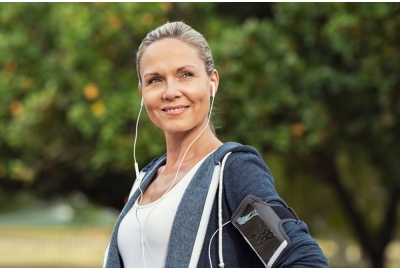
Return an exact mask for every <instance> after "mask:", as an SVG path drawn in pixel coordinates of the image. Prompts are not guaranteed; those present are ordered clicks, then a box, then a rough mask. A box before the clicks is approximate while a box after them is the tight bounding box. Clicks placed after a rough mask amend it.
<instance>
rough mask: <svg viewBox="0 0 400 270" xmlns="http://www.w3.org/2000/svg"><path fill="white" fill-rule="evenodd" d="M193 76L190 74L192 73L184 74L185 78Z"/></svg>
mask: <svg viewBox="0 0 400 270" xmlns="http://www.w3.org/2000/svg"><path fill="white" fill-rule="evenodd" d="M191 76H193V74H192V73H190V72H185V73H183V74H182V77H183V78H187V77H191Z"/></svg>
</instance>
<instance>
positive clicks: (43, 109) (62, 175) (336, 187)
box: [0, 2, 400, 267]
mask: <svg viewBox="0 0 400 270" xmlns="http://www.w3.org/2000/svg"><path fill="white" fill-rule="evenodd" d="M399 13H400V5H399V4H398V3H168V2H163V3H104V2H102V3H0V52H1V53H0V134H1V136H0V226H3V227H0V228H2V230H1V231H2V232H3V234H1V233H0V236H2V237H3V238H1V237H0V242H1V239H3V240H4V239H6V238H7V237H8V238H9V239H16V238H12V237H11V235H12V233H13V232H12V231H10V227H7V226H13V224H14V223H15V222H17V221H16V220H18V218H16V216H15V213H17V212H18V211H20V212H19V213H21V211H22V213H23V214H22V215H23V216H25V217H26V216H27V213H28V212H29V211H30V210H26V209H31V208H29V207H32V205H35V207H36V208H35V209H50V208H49V207H53V208H51V209H53V210H51V211H53V212H54V213H56V215H58V216H59V217H60V218H61V219H60V220H61V221H59V222H58V223H57V222H55V223H57V224H58V225H59V224H64V225H63V226H64V227H63V228H65V226H67V225H68V224H75V225H68V226H77V225H76V224H80V226H83V225H85V224H86V225H87V226H88V224H97V225H99V224H103V225H104V224H107V225H104V226H106V227H107V226H108V227H107V228H111V227H110V226H111V225H110V224H112V223H113V222H114V218H115V214H116V213H118V211H119V209H121V208H122V206H123V205H124V202H125V199H126V196H127V194H128V193H129V191H130V187H131V186H132V182H133V180H134V175H135V174H134V167H133V155H132V147H133V139H134V128H135V122H136V117H137V113H138V110H139V104H140V97H139V93H138V91H137V84H138V80H137V75H136V71H135V65H134V59H135V52H136V50H137V48H138V46H139V44H140V41H141V40H142V39H143V38H144V36H145V35H146V34H147V33H148V32H149V31H151V30H152V29H154V28H156V27H158V26H159V25H161V24H163V23H165V22H166V21H175V20H183V21H185V22H186V23H188V24H189V25H191V26H192V27H194V28H195V29H196V30H198V31H199V32H201V33H203V34H204V36H205V37H206V39H207V40H208V41H209V44H210V46H211V49H212V51H213V55H214V60H215V63H216V66H217V69H218V71H219V74H220V78H221V83H220V86H219V92H218V95H217V96H216V107H217V113H216V114H215V115H214V124H215V126H216V127H217V134H218V137H219V138H220V139H221V140H222V141H238V142H240V143H243V144H249V145H251V146H253V147H255V148H257V150H258V151H259V152H260V153H261V155H262V156H263V157H264V159H265V161H266V163H267V164H268V166H269V167H270V168H271V170H272V173H273V175H274V178H275V185H276V188H277V190H278V192H279V194H280V195H281V196H282V197H283V198H284V199H285V200H286V201H287V203H288V204H289V205H290V206H292V207H293V208H294V209H295V211H296V213H297V214H298V216H299V217H300V218H301V219H302V220H304V221H306V222H307V224H308V226H309V229H310V232H311V234H312V235H313V236H314V237H316V238H317V239H318V240H319V242H320V244H321V246H322V247H323V249H324V252H325V253H326V255H327V256H328V258H329V261H330V266H332V267H349V266H350V267H353V266H355V267H360V266H361V267H365V266H374V267H383V266H394V267H398V266H399V265H400V262H399V261H398V254H400V241H399V226H398V222H399V217H398V216H399V211H400V210H399V207H398V205H399V199H400V166H399V164H400V154H399V153H400V143H399V140H398V138H399V137H400V125H399V119H400V118H399V117H400V92H399V86H400V78H399V74H400V50H399V44H400V36H399V29H400V16H399V15H400V14H399ZM396 138H397V139H396ZM164 151H165V148H164V140H163V134H162V133H161V132H160V131H159V130H157V129H156V128H155V127H154V126H153V125H152V124H151V122H150V120H149V119H148V118H147V116H146V115H145V114H143V115H142V117H141V119H140V129H139V138H138V144H137V155H138V162H139V166H140V167H143V166H144V165H146V164H147V163H148V162H149V161H150V160H151V159H153V158H154V157H156V156H159V155H161V154H163V153H164ZM27 207H28V208H27ZM46 207H47V208H46ZM21 209H22V210H21ZM23 209H25V210H23ZM23 211H25V212H23ZM51 211H50V212H51ZM44 212H47V214H48V213H50V212H49V211H47V210H45V211H44ZM53 212H51V213H53ZM13 213H14V214H13ZM13 215H14V216H13ZM42 215H43V220H44V219H46V218H44V217H45V213H42ZM2 216H3V218H1V217H2ZM35 216H36V219H41V218H40V217H41V216H40V215H39V214H36V215H31V217H30V219H29V220H28V221H26V222H25V225H24V226H31V225H32V224H39V223H40V222H39V223H38V221H36V223H35V221H34V220H35ZM38 217H39V218H38ZM65 217H70V218H65ZM2 220H3V221H2ZM2 222H3V223H2ZM13 222H14V223H13ZM48 223H49V222H48ZM50 223H51V222H50ZM1 224H3V225H1ZM4 224H6V225H4ZM10 224H11V225H10ZM52 226H57V225H56V224H53V225H52ZM79 228H84V227H79ZM21 230H22V229H21ZM49 230H50V231H51V229H49ZM82 230H83V229H82ZM96 230H99V229H93V231H96ZM108 230H109V229H108ZM1 231H0V232H1ZM100 231H102V232H103V231H104V230H100ZM85 232H86V231H85ZM107 233H109V231H106V232H105V234H107ZM16 234H18V233H16ZM31 235H37V232H33V233H32V234H31ZM72 235H74V234H73V233H71V234H70V237H72ZM75 235H76V234H75ZM14 237H16V236H14ZM106 239H107V237H106ZM105 241H107V240H105ZM88 242H90V241H88ZM104 248H105V247H104ZM396 254H397V255H396ZM49 256H50V255H49ZM52 256H55V255H52ZM1 263H3V264H4V265H5V266H13V265H17V266H21V265H22V266H25V265H23V264H21V262H13V261H7V262H2V261H1V260H0V264H1ZM53 264H54V262H53ZM63 265H66V264H65V262H58V265H56V266H63ZM67 265H68V264H67ZM82 265H83V264H79V262H77V264H76V266H82ZM96 265H97V264H96ZM53 266H54V265H53ZM74 266H75V265H74ZM84 266H86V265H84ZM89 266H90V265H89Z"/></svg>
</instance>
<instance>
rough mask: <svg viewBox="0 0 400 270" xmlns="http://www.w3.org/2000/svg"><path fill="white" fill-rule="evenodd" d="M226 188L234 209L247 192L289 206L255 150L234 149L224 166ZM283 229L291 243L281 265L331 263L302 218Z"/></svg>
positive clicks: (300, 265) (321, 265) (326, 265)
mask: <svg viewBox="0 0 400 270" xmlns="http://www.w3.org/2000/svg"><path fill="white" fill-rule="evenodd" d="M224 188H225V194H226V197H227V201H228V205H229V208H230V209H231V211H232V212H234V211H235V209H236V208H237V207H238V205H239V204H240V202H241V201H242V200H243V198H244V197H245V196H247V195H254V196H256V197H257V198H259V199H261V200H262V201H264V202H266V203H271V204H276V205H281V206H283V207H287V204H286V203H285V201H284V200H283V199H282V198H281V197H279V195H278V193H277V191H276V189H275V187H274V183H273V177H272V174H271V172H270V170H269V168H268V167H267V165H266V164H265V162H264V161H263V160H262V158H261V157H260V156H258V155H257V154H254V153H249V152H236V153H235V152H234V153H232V154H231V155H230V156H229V158H228V160H227V163H226V166H225V169H224ZM283 229H284V231H285V233H286V234H287V236H288V237H289V239H290V242H291V243H290V246H289V248H288V249H287V250H286V251H285V252H284V254H283V255H282V257H281V258H280V259H279V260H278V263H277V266H278V267H307V268H309V267H328V262H327V259H326V257H325V256H324V254H323V253H322V250H321V248H320V247H319V245H318V243H317V242H316V241H315V239H313V238H312V237H311V235H310V234H309V232H308V228H307V225H306V224H305V223H304V222H303V221H300V220H299V221H297V222H286V223H284V224H283Z"/></svg>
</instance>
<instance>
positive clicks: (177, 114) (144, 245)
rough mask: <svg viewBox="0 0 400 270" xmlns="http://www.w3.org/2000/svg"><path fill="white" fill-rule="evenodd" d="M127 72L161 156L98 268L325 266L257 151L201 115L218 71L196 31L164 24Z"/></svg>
mask: <svg viewBox="0 0 400 270" xmlns="http://www.w3.org/2000/svg"><path fill="white" fill-rule="evenodd" d="M136 68H137V72H138V76H139V91H140V93H141V95H142V104H144V106H145V108H146V110H147V113H148V115H149V117H150V119H151V121H152V122H153V123H154V124H155V125H156V126H158V127H159V128H161V129H162V130H163V131H164V134H165V140H166V149H167V152H166V154H165V155H163V156H162V157H159V158H157V159H155V160H153V161H152V162H151V163H150V164H149V165H147V166H146V167H145V168H143V169H142V171H141V172H140V174H139V176H138V177H137V178H138V179H137V181H135V184H134V186H133V188H132V191H131V194H130V197H129V200H128V202H127V204H126V205H125V207H124V209H123V210H122V212H121V214H120V217H119V218H118V220H117V223H116V225H115V228H114V231H113V234H112V237H111V241H110V244H109V247H108V248H107V251H106V256H105V262H104V263H105V267H157V268H159V267H202V268H203V267H215V266H217V265H219V266H220V267H224V266H226V267H264V266H278V267H295V266H296V267H326V266H327V260H326V258H325V256H324V255H323V253H322V251H321V249H320V248H319V246H318V244H317V242H316V241H315V240H314V239H312V238H311V236H310V235H309V234H308V230H307V226H306V225H305V224H304V222H302V221H299V220H298V219H297V217H296V215H295V214H294V212H293V211H291V210H290V208H288V207H287V205H286V203H285V202H284V201H283V200H282V199H281V198H280V197H279V196H278V194H277V192H276V190H275V188H274V186H273V179H272V175H271V173H270V171H269V169H268V167H267V166H266V164H265V163H264V161H263V160H262V158H261V156H260V155H259V154H258V152H257V151H256V150H255V149H254V148H252V147H249V146H244V145H241V144H238V143H225V144H223V143H222V142H221V141H220V140H219V139H218V138H217V137H216V135H215V133H214V130H213V127H212V126H211V124H210V123H209V114H211V110H212V103H213V101H214V96H215V94H216V92H217V89H218V84H219V76H218V72H217V70H216V69H215V68H214V63H213V59H212V55H211V51H210V49H209V47H208V44H207V42H206V40H205V39H204V37H203V36H202V35H201V34H200V33H198V32H197V31H195V30H194V29H192V28H191V27H189V26H188V25H186V24H184V23H183V22H173V23H166V24H165V25H162V26H160V27H159V28H157V29H155V30H154V31H152V32H150V33H149V34H148V35H147V36H146V38H145V39H144V40H143V41H142V44H141V45H140V47H139V50H138V52H137V59H136ZM210 98H211V100H212V101H211V102H210ZM249 195H250V196H249ZM253 222H256V223H254V224H256V227H257V228H258V227H259V228H261V227H262V228H263V231H257V228H255V227H251V225H252V224H253ZM246 223H247V224H246ZM246 226H248V227H246ZM259 228H258V229H259ZM270 228H271V229H270ZM246 230H247V231H246ZM216 234H218V236H216V237H214V236H215V235H216Z"/></svg>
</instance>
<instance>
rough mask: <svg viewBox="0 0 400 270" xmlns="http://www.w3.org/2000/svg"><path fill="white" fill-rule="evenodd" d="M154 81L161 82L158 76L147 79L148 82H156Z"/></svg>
mask: <svg viewBox="0 0 400 270" xmlns="http://www.w3.org/2000/svg"><path fill="white" fill-rule="evenodd" d="M156 82H161V80H160V79H159V78H152V79H150V80H149V84H152V83H156Z"/></svg>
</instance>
